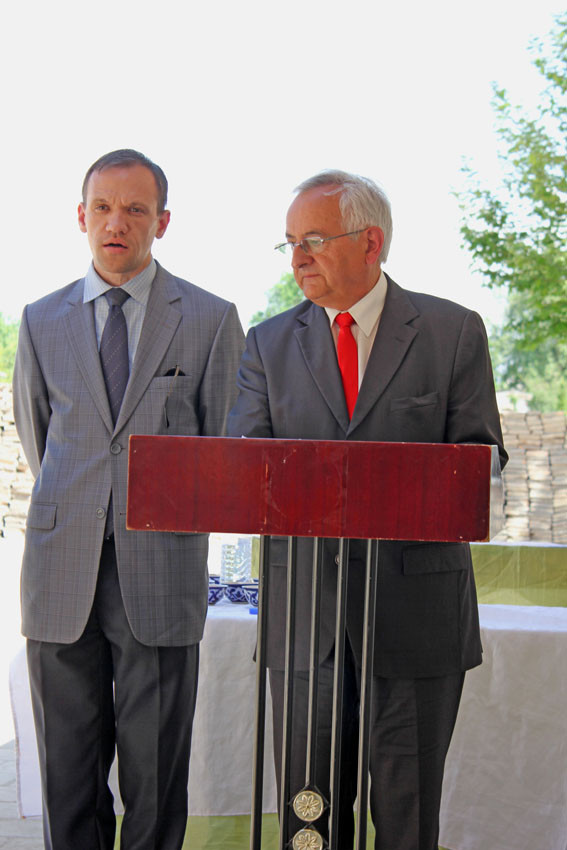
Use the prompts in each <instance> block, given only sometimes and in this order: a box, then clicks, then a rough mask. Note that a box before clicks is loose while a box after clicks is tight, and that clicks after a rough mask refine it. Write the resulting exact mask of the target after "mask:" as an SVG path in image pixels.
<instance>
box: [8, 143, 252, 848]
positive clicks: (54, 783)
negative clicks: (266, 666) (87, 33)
mask: <svg viewBox="0 0 567 850" xmlns="http://www.w3.org/2000/svg"><path fill="white" fill-rule="evenodd" d="M166 201H167V181H166V178H165V175H164V173H163V171H162V170H161V168H159V166H157V165H155V163H153V162H151V161H150V160H149V159H147V158H146V157H145V156H143V155H142V154H140V153H138V152H136V151H132V150H121V151H114V152H113V153H110V154H107V155H105V156H103V157H101V159H99V160H97V162H95V163H94V164H93V165H92V166H91V168H90V169H89V170H88V172H87V175H86V178H85V181H84V184H83V200H82V202H81V203H80V204H79V210H78V215H79V226H80V228H81V230H82V231H83V232H85V233H86V234H87V236H88V239H89V245H90V248H91V252H92V255H93V263H92V265H91V266H90V268H89V270H88V272H87V275H86V276H85V277H84V278H81V279H79V280H77V281H75V282H74V283H71V284H69V285H68V286H66V287H64V288H63V289H60V290H58V291H57V292H54V293H52V294H50V295H47V296H46V297H44V298H42V299H41V300H39V301H37V302H36V303H34V304H30V305H28V306H27V307H26V309H25V311H24V315H23V318H22V324H21V331H20V339H19V346H18V353H17V359H16V367H15V373H14V408H15V415H16V424H17V427H18V433H19V435H20V438H21V441H22V444H23V447H24V451H25V453H26V456H27V459H28V461H29V464H30V468H31V470H32V472H33V474H34V475H35V477H36V478H35V485H34V488H33V493H32V498H31V504H30V508H29V514H28V520H27V529H26V548H25V554H24V560H23V570H22V611H23V633H24V634H25V635H26V637H27V638H28V643H27V646H28V665H29V670H30V683H31V690H32V700H33V708H34V717H35V725H36V733H37V739H38V750H39V757H40V768H41V778H42V792H43V803H44V836H45V845H46V848H48V850H111V848H113V847H114V835H115V817H114V811H113V800H112V794H111V792H110V790H109V788H108V784H107V779H108V773H109V769H110V765H111V762H112V760H113V757H114V752H115V746H116V749H117V751H118V756H119V781H120V790H121V796H122V798H123V802H124V805H125V815H124V820H123V825H122V836H121V847H122V848H124V850H179V848H180V847H181V846H182V843H183V837H184V833H185V827H186V821H187V778H188V769H189V750H190V743H191V727H192V721H193V712H194V707H195V698H196V693H197V672H198V659H199V641H200V640H201V637H202V634H203V627H204V620H205V614H206V610H207V587H208V581H207V551H208V539H207V536H206V535H202V534H187V535H175V534H165V533H157V532H156V533H151V532H147V533H145V532H130V531H127V529H126V525H125V515H126V485H127V467H128V439H129V436H130V435H131V434H169V435H172V434H174V435H179V434H204V435H222V434H223V433H224V431H225V425H226V417H227V414H228V411H229V410H230V407H231V405H232V404H233V402H234V398H235V388H234V384H235V377H236V370H237V366H238V362H239V359H240V355H241V353H242V349H243V346H244V337H243V333H242V329H241V326H240V322H239V320H238V316H237V313H236V309H235V307H234V305H233V304H230V303H228V302H226V301H223V300H222V299H220V298H218V297H216V296H214V295H212V294H210V293H208V292H206V291H204V290H203V289H199V288H198V287H196V286H193V285H192V284H191V283H187V282H186V281H184V280H181V279H180V278H178V277H174V276H173V275H172V274H170V273H169V272H167V271H165V269H163V268H162V267H161V266H159V265H158V264H157V263H156V262H155V260H154V259H153V258H152V254H151V249H152V244H153V241H154V238H157V239H159V238H161V237H162V236H163V235H164V233H165V231H166V229H167V226H168V223H169V217H170V213H169V212H168V211H167V209H166ZM167 497H168V494H167V493H164V498H167Z"/></svg>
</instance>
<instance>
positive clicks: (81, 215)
mask: <svg viewBox="0 0 567 850" xmlns="http://www.w3.org/2000/svg"><path fill="white" fill-rule="evenodd" d="M77 215H78V217H79V229H80V230H82V232H83V233H86V232H87V225H86V222H85V205H84V204H83V202H82V201H81V203H80V204H79V208H78V210H77Z"/></svg>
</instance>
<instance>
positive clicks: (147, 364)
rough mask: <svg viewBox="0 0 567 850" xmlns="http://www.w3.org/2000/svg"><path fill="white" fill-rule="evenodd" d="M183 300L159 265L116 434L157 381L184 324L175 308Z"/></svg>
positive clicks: (176, 287) (175, 284)
mask: <svg viewBox="0 0 567 850" xmlns="http://www.w3.org/2000/svg"><path fill="white" fill-rule="evenodd" d="M180 297H181V294H180V292H179V287H178V285H177V283H176V281H175V278H174V277H173V276H172V275H170V274H169V273H168V272H166V271H165V270H164V269H163V268H161V266H160V265H159V264H158V270H157V272H156V276H155V278H154V281H153V283H152V287H151V290H150V297H149V299H148V304H147V307H146V315H145V317H144V324H143V326H142V333H141V335H140V341H139V343H138V348H137V350H136V356H135V358H134V363H133V365H132V372H131V373H130V380H129V381H128V385H127V387H126V392H125V393H124V400H123V402H122V407H121V408H120V413H119V414H118V419H117V421H116V431H119V430H120V429H121V428H123V427H124V425H125V424H126V422H127V421H128V419H129V418H130V416H131V415H132V413H133V412H134V410H135V409H136V406H137V405H138V403H139V401H140V399H141V398H142V396H143V395H144V393H145V391H146V389H147V387H148V384H149V383H150V381H151V380H152V378H154V377H155V375H156V372H157V369H158V367H159V365H160V363H161V361H162V360H163V358H164V357H165V354H166V352H167V349H168V348H169V346H170V344H171V340H172V339H173V335H174V334H175V331H176V330H177V326H178V325H179V322H180V321H181V311H180V310H179V309H176V308H175V307H174V306H173V302H174V301H177V300H179V299H180Z"/></svg>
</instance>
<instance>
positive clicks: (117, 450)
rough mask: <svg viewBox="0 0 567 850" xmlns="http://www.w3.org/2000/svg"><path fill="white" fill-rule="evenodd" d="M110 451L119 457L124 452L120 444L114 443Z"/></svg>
mask: <svg viewBox="0 0 567 850" xmlns="http://www.w3.org/2000/svg"><path fill="white" fill-rule="evenodd" d="M110 451H111V454H113V455H119V454H120V452H121V451H122V446H121V445H120V443H112V445H111V447H110Z"/></svg>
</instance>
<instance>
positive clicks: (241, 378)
mask: <svg viewBox="0 0 567 850" xmlns="http://www.w3.org/2000/svg"><path fill="white" fill-rule="evenodd" d="M237 385H238V398H237V400H236V404H235V405H234V407H233V409H232V411H231V412H230V415H229V417H228V436H229V437H273V430H272V420H271V417H270V404H269V399H268V387H267V381H266V374H265V371H264V366H263V363H262V357H261V355H260V352H259V350H258V345H257V341H256V333H255V329H254V328H251V329H250V330H249V331H248V336H247V337H246V349H245V351H244V354H243V355H242V360H241V363H240V369H239V370H238V378H237Z"/></svg>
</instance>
